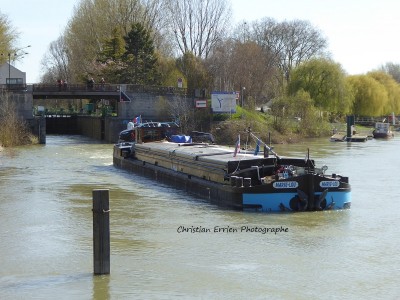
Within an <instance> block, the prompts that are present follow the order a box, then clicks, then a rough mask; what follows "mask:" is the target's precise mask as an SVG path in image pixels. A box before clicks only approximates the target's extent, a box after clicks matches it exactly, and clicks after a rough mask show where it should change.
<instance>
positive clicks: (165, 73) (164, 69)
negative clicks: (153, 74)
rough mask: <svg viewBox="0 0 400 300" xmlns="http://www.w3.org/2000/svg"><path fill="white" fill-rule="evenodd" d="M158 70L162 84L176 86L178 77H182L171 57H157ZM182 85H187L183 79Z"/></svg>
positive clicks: (184, 86)
mask: <svg viewBox="0 0 400 300" xmlns="http://www.w3.org/2000/svg"><path fill="white" fill-rule="evenodd" d="M158 72H159V74H160V84H161V85H162V86H177V82H178V78H182V79H183V78H184V76H183V74H182V72H181V71H180V70H179V69H178V67H177V66H176V63H175V59H173V58H168V57H163V56H160V57H159V59H158ZM182 87H183V88H186V87H187V82H186V80H183V84H182Z"/></svg>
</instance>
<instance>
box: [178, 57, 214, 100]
mask: <svg viewBox="0 0 400 300" xmlns="http://www.w3.org/2000/svg"><path fill="white" fill-rule="evenodd" d="M176 65H177V67H178V69H179V71H180V72H181V73H182V74H183V75H184V76H185V79H186V82H187V88H188V92H189V95H192V94H191V93H193V92H194V90H195V89H198V88H200V89H203V88H206V87H208V86H209V85H210V84H209V83H210V76H209V73H208V71H207V69H206V67H205V65H204V62H203V60H202V59H201V58H199V57H196V56H194V55H193V53H191V52H186V53H185V54H184V55H183V56H182V57H180V58H178V59H177V60H176Z"/></svg>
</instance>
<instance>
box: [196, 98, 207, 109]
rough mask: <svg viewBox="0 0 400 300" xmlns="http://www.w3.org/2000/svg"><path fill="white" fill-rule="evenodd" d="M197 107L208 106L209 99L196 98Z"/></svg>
mask: <svg viewBox="0 0 400 300" xmlns="http://www.w3.org/2000/svg"><path fill="white" fill-rule="evenodd" d="M195 106H196V108H206V107H207V100H196V101H195Z"/></svg>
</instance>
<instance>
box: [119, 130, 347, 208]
mask: <svg viewBox="0 0 400 300" xmlns="http://www.w3.org/2000/svg"><path fill="white" fill-rule="evenodd" d="M175 131H176V130H171V128H169V127H165V126H164V127H162V126H160V127H145V126H138V127H135V128H134V133H133V134H130V135H129V136H130V138H131V137H134V140H132V141H128V142H126V141H120V142H119V143H117V144H115V145H114V154H113V162H114V165H115V166H116V167H119V168H122V169H125V170H129V171H132V172H135V173H138V174H140V175H144V176H147V177H150V178H152V179H153V180H154V181H155V182H160V183H166V184H169V185H172V186H174V187H177V188H181V189H184V190H186V191H188V192H189V193H191V194H194V195H197V196H199V197H201V198H205V199H208V200H209V201H210V202H212V203H216V204H218V205H220V206H223V207H229V208H233V209H239V210H254V211H259V212H292V211H293V212H294V211H319V210H336V209H347V208H350V205H351V187H350V184H349V178H348V177H346V176H342V175H339V174H327V173H326V171H327V167H326V166H323V167H321V168H318V167H316V166H315V162H314V160H312V159H310V157H309V155H307V157H306V158H304V157H303V158H293V157H282V156H279V155H278V154H277V153H275V152H274V151H273V150H272V149H271V148H270V147H268V146H267V145H266V144H265V143H264V142H262V141H261V140H260V139H259V138H258V137H256V136H255V135H254V134H253V133H252V132H251V131H250V130H249V131H248V134H249V136H251V137H252V138H254V139H255V140H256V141H257V148H256V151H253V152H252V153H249V152H245V153H243V152H238V151H240V149H239V147H238V145H239V144H240V143H238V144H237V147H235V148H234V149H232V148H229V147H223V146H218V145H215V144H213V143H212V142H210V143H206V142H205V138H207V137H210V135H209V134H208V135H207V134H203V133H201V132H196V133H195V134H193V135H192V136H190V137H187V136H179V135H176V132H175ZM174 141H175V142H174ZM261 145H264V153H263V155H260V154H258V153H257V152H258V151H257V150H259V146H261Z"/></svg>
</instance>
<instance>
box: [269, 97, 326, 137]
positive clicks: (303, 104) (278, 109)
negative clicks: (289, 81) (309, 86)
mask: <svg viewBox="0 0 400 300" xmlns="http://www.w3.org/2000/svg"><path fill="white" fill-rule="evenodd" d="M271 114H272V116H273V117H274V123H273V126H274V128H275V129H276V130H277V131H279V132H280V133H282V134H293V133H296V134H299V135H301V136H306V137H315V136H322V135H324V134H327V132H329V126H328V124H327V123H326V122H325V121H324V120H323V118H322V117H321V116H320V113H319V111H318V110H317V108H316V107H315V106H314V105H313V101H312V99H311V97H310V94H309V93H308V92H306V91H304V90H302V89H301V90H299V91H298V92H297V93H296V94H295V95H294V96H291V97H288V96H286V97H281V98H278V99H276V100H274V102H273V103H272V106H271Z"/></svg>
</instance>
